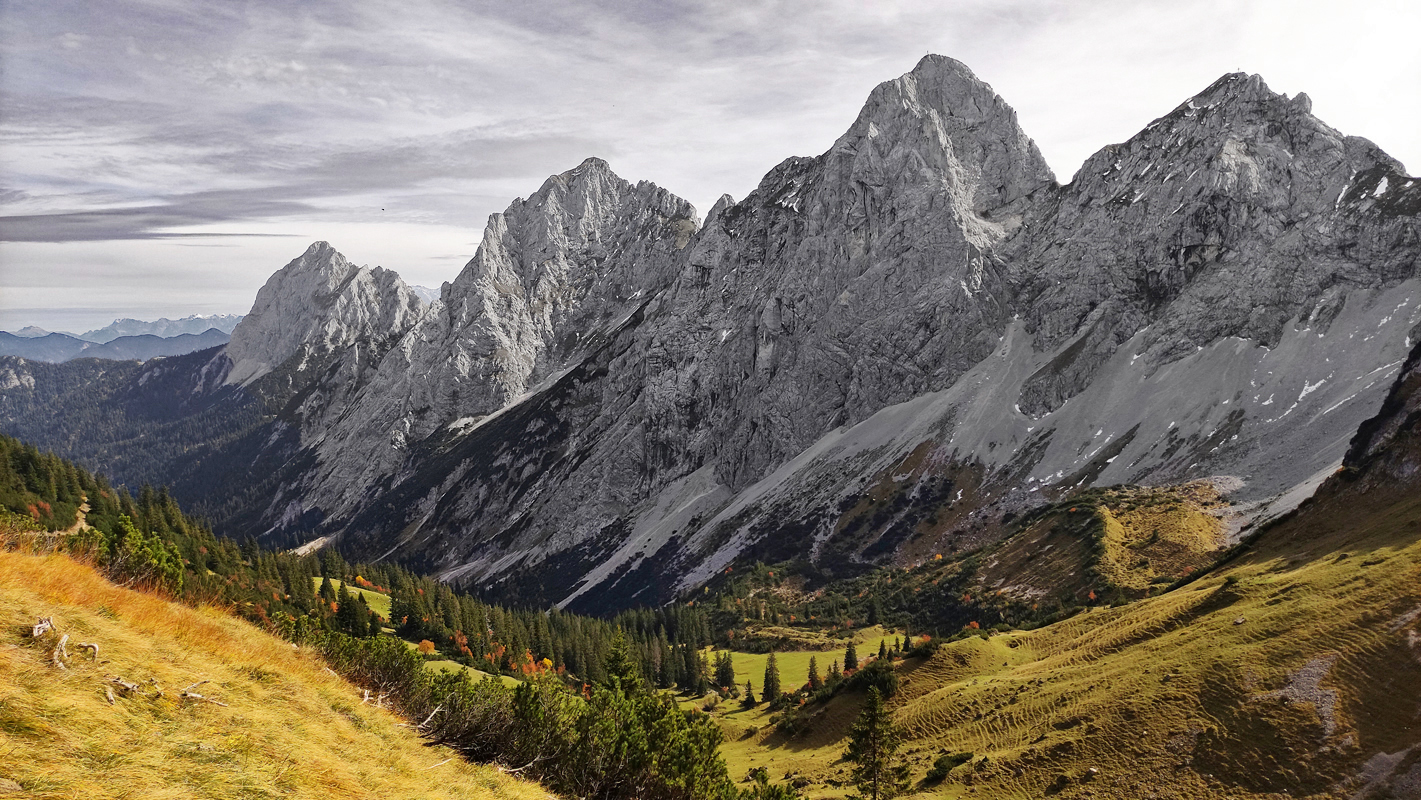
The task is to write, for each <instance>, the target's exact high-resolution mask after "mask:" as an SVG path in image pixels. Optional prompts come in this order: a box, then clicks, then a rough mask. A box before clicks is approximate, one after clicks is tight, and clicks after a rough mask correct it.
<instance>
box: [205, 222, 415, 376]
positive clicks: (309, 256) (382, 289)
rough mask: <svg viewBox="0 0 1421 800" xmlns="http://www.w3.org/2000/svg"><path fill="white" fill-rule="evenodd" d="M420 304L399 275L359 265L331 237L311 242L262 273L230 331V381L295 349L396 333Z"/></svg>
mask: <svg viewBox="0 0 1421 800" xmlns="http://www.w3.org/2000/svg"><path fill="white" fill-rule="evenodd" d="M423 308H424V302H423V301H422V300H420V299H419V297H418V296H417V295H416V294H415V293H414V292H413V291H411V290H410V288H409V286H407V285H406V284H405V282H404V281H403V280H401V279H400V276H399V275H398V274H397V273H395V272H393V271H390V270H386V269H382V268H380V267H375V268H374V269H370V268H369V267H357V266H355V265H354V264H351V263H350V262H349V261H347V260H346V258H345V256H343V255H341V254H340V253H339V252H337V251H336V249H335V248H333V247H331V245H330V244H329V243H327V242H315V243H313V244H312V245H311V246H310V247H308V248H307V249H306V252H305V253H302V254H301V255H300V256H299V257H297V258H295V259H293V260H292V261H291V262H290V263H288V264H287V265H286V266H285V267H282V268H281V269H280V270H277V272H276V273H274V274H273V275H272V276H271V277H270V278H269V279H267V282H266V285H264V286H263V287H262V288H261V290H260V291H258V292H257V298H256V301H255V303H253V305H252V310H251V312H250V313H248V314H247V316H246V317H245V318H244V319H243V320H242V321H241V322H240V323H238V325H237V327H236V328H235V329H234V330H233V331H232V340H231V341H230V342H229V343H228V344H227V349H226V351H225V352H226V355H227V358H228V359H230V360H231V362H232V370H231V372H230V373H228V376H227V382H228V383H236V384H242V385H245V384H249V383H251V382H252V381H255V380H257V379H258V378H261V377H262V376H263V375H266V374H267V373H269V372H271V371H272V370H273V369H274V368H276V367H278V366H280V365H282V364H283V363H285V362H286V361H288V360H289V359H291V358H293V357H294V356H296V355H298V354H304V355H306V356H310V355H313V354H315V353H317V352H320V353H324V354H330V353H333V352H335V351H336V350H338V349H340V348H342V347H345V346H347V345H350V344H352V343H354V342H357V341H364V342H385V341H388V340H390V339H391V338H392V337H395V338H397V337H398V336H399V335H401V334H403V333H404V331H405V330H406V329H408V327H409V326H410V325H411V324H412V323H413V321H414V320H415V319H416V318H417V317H418V316H419V314H420V313H421V311H422V310H423ZM303 364H304V359H303ZM300 366H302V365H297V367H298V368H299V367H300Z"/></svg>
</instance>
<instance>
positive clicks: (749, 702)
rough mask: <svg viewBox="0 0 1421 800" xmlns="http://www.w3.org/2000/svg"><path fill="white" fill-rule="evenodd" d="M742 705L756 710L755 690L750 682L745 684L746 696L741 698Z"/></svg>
mask: <svg viewBox="0 0 1421 800" xmlns="http://www.w3.org/2000/svg"><path fill="white" fill-rule="evenodd" d="M740 705H741V706H742V707H744V708H754V707H755V705H756V701H755V689H754V687H752V686H751V685H750V681H746V682H745V696H744V697H742V698H740Z"/></svg>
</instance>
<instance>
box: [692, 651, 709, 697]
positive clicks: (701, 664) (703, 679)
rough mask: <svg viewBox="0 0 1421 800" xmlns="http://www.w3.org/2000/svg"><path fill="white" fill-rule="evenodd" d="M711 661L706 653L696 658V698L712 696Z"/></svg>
mask: <svg viewBox="0 0 1421 800" xmlns="http://www.w3.org/2000/svg"><path fill="white" fill-rule="evenodd" d="M710 671H711V667H710V660H709V659H708V658H706V654H705V653H700V654H699V655H698V656H697V657H696V696H697V697H705V696H706V695H708V694H710V679H711V675H710Z"/></svg>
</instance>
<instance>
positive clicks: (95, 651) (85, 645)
mask: <svg viewBox="0 0 1421 800" xmlns="http://www.w3.org/2000/svg"><path fill="white" fill-rule="evenodd" d="M79 649H80V650H88V651H89V655H90V657H91V658H92V660H94V661H98V660H99V646H98V645H97V644H95V643H93V642H81V643H80V644H79Z"/></svg>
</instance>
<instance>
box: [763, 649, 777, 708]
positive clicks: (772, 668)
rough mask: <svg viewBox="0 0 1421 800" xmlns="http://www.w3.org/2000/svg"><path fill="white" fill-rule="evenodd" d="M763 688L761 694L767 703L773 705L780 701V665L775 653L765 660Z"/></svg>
mask: <svg viewBox="0 0 1421 800" xmlns="http://www.w3.org/2000/svg"><path fill="white" fill-rule="evenodd" d="M761 687H762V690H761V692H760V693H761V695H763V696H764V698H765V702H766V703H770V704H772V705H773V704H774V703H775V702H776V701H777V700H779V699H780V665H779V662H778V661H776V659H775V654H774V653H773V652H771V653H770V657H769V658H768V659H766V660H765V681H764V683H762V684H761Z"/></svg>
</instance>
